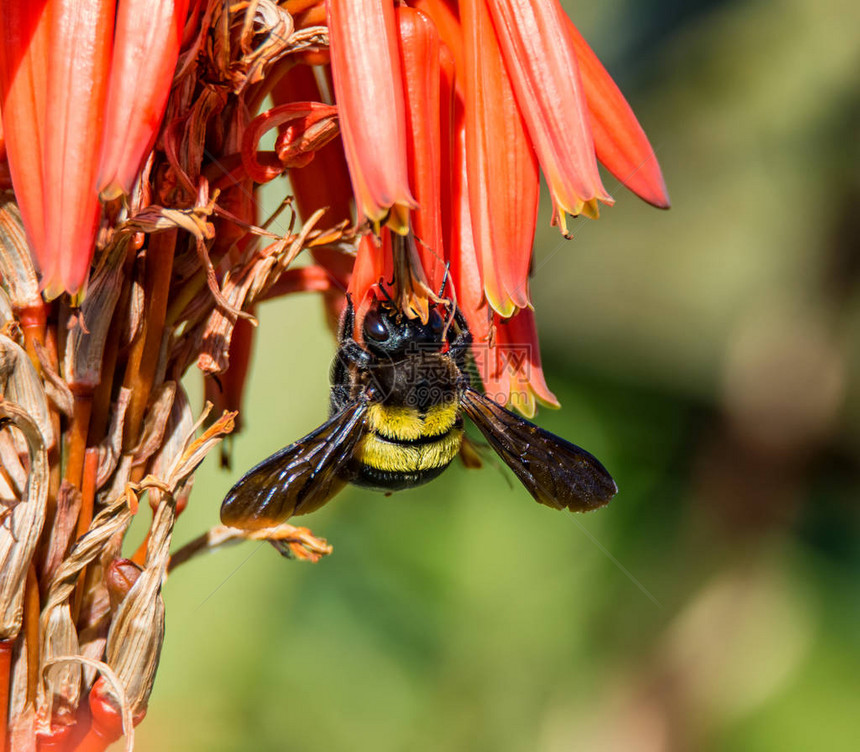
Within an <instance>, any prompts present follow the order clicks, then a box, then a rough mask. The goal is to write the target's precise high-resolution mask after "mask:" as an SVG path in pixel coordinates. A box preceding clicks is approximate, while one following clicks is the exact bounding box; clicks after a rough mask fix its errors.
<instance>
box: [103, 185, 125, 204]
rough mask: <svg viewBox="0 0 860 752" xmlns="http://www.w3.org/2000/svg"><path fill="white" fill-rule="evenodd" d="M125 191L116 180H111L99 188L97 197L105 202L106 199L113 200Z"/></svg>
mask: <svg viewBox="0 0 860 752" xmlns="http://www.w3.org/2000/svg"><path fill="white" fill-rule="evenodd" d="M124 195H125V191H124V190H123V187H122V186H121V185H120V184H119V183H118V182H117V181H116V180H111V181H110V182H109V183H108V184H107V185H105V186H104V188H101V189H100V190H99V199H100V200H101V201H103V202H105V203H107V202H108V201H115V200H116V199H118V198H119V197H120V196H124Z"/></svg>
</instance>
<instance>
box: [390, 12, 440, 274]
mask: <svg viewBox="0 0 860 752" xmlns="http://www.w3.org/2000/svg"><path fill="white" fill-rule="evenodd" d="M396 17H397V25H398V32H399V35H400V62H401V65H402V69H403V84H404V91H405V97H406V126H407V140H406V145H407V162H408V165H409V179H410V180H409V182H410V185H411V186H412V189H413V192H414V195H415V198H416V200H417V201H418V205H419V207H420V208H418V209H415V210H413V211H412V212H411V218H412V228H413V231H414V233H415V236H416V238H417V245H418V249H417V250H418V255H419V257H420V258H421V262H422V264H423V266H424V272H425V274H426V275H427V281H428V282H429V284H430V287H431V288H432V289H433V290H436V291H438V290H439V287H440V286H441V284H442V279H443V278H444V276H445V250H444V245H443V241H442V212H441V208H442V206H441V179H442V178H441V171H442V164H441V159H442V156H441V152H442V145H441V134H440V85H441V71H440V61H439V54H440V42H439V34H438V32H437V31H436V27H435V26H434V25H433V23H432V22H431V21H430V19H429V18H428V17H427V16H425V15H424V14H423V13H422V12H421V11H418V10H415V9H413V8H407V7H404V6H401V7H399V8H397V12H396Z"/></svg>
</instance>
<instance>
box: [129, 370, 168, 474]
mask: <svg viewBox="0 0 860 752" xmlns="http://www.w3.org/2000/svg"><path fill="white" fill-rule="evenodd" d="M175 394H176V382H175V381H167V382H165V383H164V384H161V385H160V386H159V387H158V388H157V389H156V390H155V395H154V397H153V399H152V401H151V402H150V404H149V407H148V409H147V411H146V420H145V421H144V424H143V432H142V434H141V437H140V441H139V442H138V445H137V446H136V447H135V449H134V454H133V459H132V465H142V464H144V463H145V462H146V461H147V460H148V459H149V458H150V457H151V456H152V455H153V453H155V452H156V451H157V450H158V448H159V447H160V446H161V441H162V438H163V437H164V431H165V428H166V427H167V419H168V418H169V417H170V410H171V408H172V407H173V398H174V396H175Z"/></svg>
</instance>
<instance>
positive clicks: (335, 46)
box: [326, 0, 415, 234]
mask: <svg viewBox="0 0 860 752" xmlns="http://www.w3.org/2000/svg"><path fill="white" fill-rule="evenodd" d="M326 8H327V10H328V19H329V23H328V26H329V37H330V43H331V64H332V74H333V78H334V90H335V98H336V100H337V105H338V110H339V112H340V127H341V131H342V135H343V144H344V151H345V153H346V161H347V163H348V164H349V170H350V175H351V177H352V185H353V188H354V191H355V197H356V204H357V208H358V212H359V221H363V220H364V219H367V220H369V221H370V222H371V223H372V224H373V226H374V228H378V227H379V226H380V225H381V224H383V223H385V222H388V223H389V225H390V226H391V227H392V229H394V230H395V231H396V232H399V233H401V234H403V233H406V232H407V231H408V229H409V222H408V217H407V210H408V209H411V208H414V207H415V200H414V199H413V198H412V194H411V193H410V191H409V173H408V169H407V166H406V120H405V110H404V103H403V86H402V82H401V75H400V60H399V58H398V53H397V31H396V27H395V21H394V5H393V1H392V0H327V3H326Z"/></svg>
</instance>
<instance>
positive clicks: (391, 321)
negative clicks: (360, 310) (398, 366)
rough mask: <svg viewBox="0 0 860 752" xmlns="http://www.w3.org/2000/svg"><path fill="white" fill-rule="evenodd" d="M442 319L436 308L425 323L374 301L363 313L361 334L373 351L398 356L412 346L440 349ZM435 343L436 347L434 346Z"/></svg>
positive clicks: (442, 334) (412, 347)
mask: <svg viewBox="0 0 860 752" xmlns="http://www.w3.org/2000/svg"><path fill="white" fill-rule="evenodd" d="M444 332H445V321H444V319H443V318H442V315H441V314H440V313H439V311H437V310H436V309H435V308H432V309H431V310H430V315H429V317H428V319H427V323H426V324H422V323H421V320H420V319H410V318H408V317H407V316H406V315H404V314H403V313H402V312H401V311H398V310H397V309H395V308H393V307H392V306H390V305H387V304H386V303H385V302H384V301H381V302H377V303H374V304H373V305H372V306H371V307H370V309H369V310H368V312H367V314H366V315H365V317H364V323H363V324H362V334H363V335H364V344H365V347H366V348H367V349H368V350H369V351H370V352H371V353H373V354H374V355H382V356H386V357H389V358H397V357H398V356H403V355H405V354H406V353H407V352H408V351H410V349H412V350H414V349H415V347H420V348H421V349H441V348H442V345H443V344H444V342H443V336H444ZM434 346H435V347H434Z"/></svg>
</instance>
